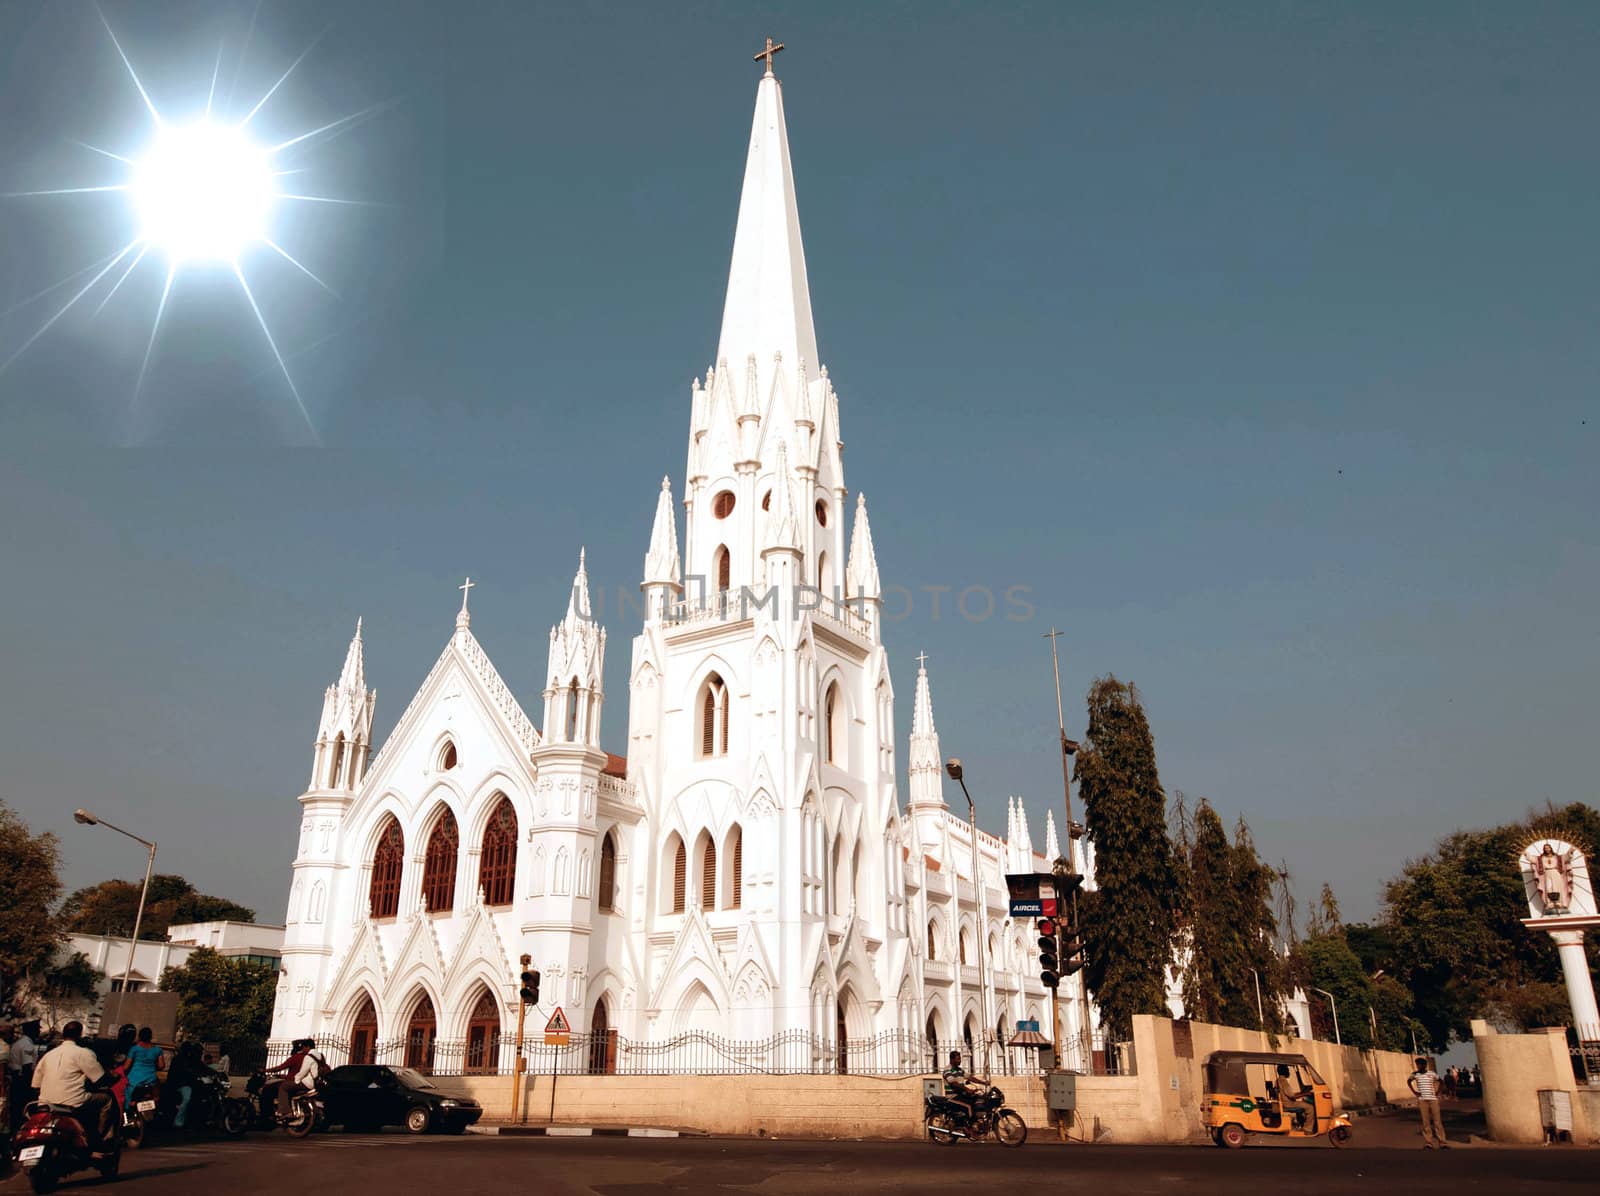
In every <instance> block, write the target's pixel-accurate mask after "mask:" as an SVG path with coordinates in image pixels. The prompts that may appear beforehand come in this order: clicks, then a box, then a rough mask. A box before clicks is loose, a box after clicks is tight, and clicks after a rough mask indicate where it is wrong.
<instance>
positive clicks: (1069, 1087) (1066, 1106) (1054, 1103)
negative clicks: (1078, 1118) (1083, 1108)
mask: <svg viewBox="0 0 1600 1196" xmlns="http://www.w3.org/2000/svg"><path fill="white" fill-rule="evenodd" d="M1044 1099H1045V1105H1046V1107H1047V1108H1049V1109H1050V1111H1051V1112H1053V1113H1072V1112H1076V1111H1077V1108H1078V1073H1077V1072H1074V1071H1053V1072H1051V1073H1050V1074H1049V1075H1047V1076H1046V1077H1045V1080H1044Z"/></svg>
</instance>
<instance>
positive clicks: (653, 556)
mask: <svg viewBox="0 0 1600 1196" xmlns="http://www.w3.org/2000/svg"><path fill="white" fill-rule="evenodd" d="M678 573H679V562H678V517H677V514H676V512H674V511H673V509H672V479H671V478H667V477H663V478H662V479H661V493H660V494H659V495H657V497H656V521H655V524H654V525H653V526H652V527H651V528H650V551H648V552H647V553H645V556H644V584H645V585H653V584H665V585H674V586H675V585H677V584H679V583H678Z"/></svg>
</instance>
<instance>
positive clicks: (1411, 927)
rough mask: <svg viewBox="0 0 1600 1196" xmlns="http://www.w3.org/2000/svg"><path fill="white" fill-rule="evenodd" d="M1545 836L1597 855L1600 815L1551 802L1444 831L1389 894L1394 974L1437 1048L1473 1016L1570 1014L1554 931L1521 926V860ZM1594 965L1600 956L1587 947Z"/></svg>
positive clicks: (1526, 1022) (1515, 1020) (1464, 1031)
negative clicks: (1491, 822)
mask: <svg viewBox="0 0 1600 1196" xmlns="http://www.w3.org/2000/svg"><path fill="white" fill-rule="evenodd" d="M1542 835H1554V836H1556V837H1559V838H1563V839H1566V840H1568V841H1569V842H1573V843H1576V844H1578V845H1579V846H1580V847H1582V848H1583V850H1584V853H1585V854H1586V855H1588V856H1589V857H1590V858H1591V859H1592V858H1594V846H1595V844H1596V843H1597V842H1600V814H1597V813H1596V812H1595V810H1594V809H1593V808H1591V807H1589V806H1586V805H1583V804H1581V803H1575V804H1573V805H1569V806H1565V807H1562V808H1557V807H1555V806H1546V807H1545V808H1544V809H1541V810H1536V811H1534V812H1532V813H1531V814H1529V815H1528V817H1527V818H1525V819H1523V820H1522V821H1520V822H1513V823H1507V824H1505V825H1503V826H1498V827H1493V828H1491V829H1488V830H1473V831H1456V832H1454V833H1453V834H1450V835H1446V836H1445V837H1444V838H1443V839H1441V840H1440V841H1439V843H1438V845H1437V846H1436V847H1435V848H1434V850H1433V851H1432V852H1430V853H1429V854H1428V855H1425V856H1423V857H1422V858H1421V859H1417V860H1412V861H1411V862H1410V863H1408V864H1407V865H1406V866H1405V869H1404V871H1402V873H1401V874H1400V875H1399V876H1398V877H1396V878H1395V879H1394V880H1392V881H1390V882H1389V884H1388V885H1387V886H1386V887H1385V890H1384V916H1383V929H1384V931H1385V932H1386V934H1387V936H1388V938H1389V957H1388V962H1389V963H1390V965H1391V968H1390V971H1391V974H1392V975H1394V976H1395V977H1396V978H1397V979H1399V980H1400V981H1401V982H1402V983H1403V984H1404V985H1405V987H1406V988H1408V989H1409V990H1410V991H1411V992H1412V994H1413V995H1414V997H1415V1001H1416V1006H1415V1015H1416V1017H1417V1019H1418V1020H1419V1021H1420V1022H1421V1023H1422V1025H1423V1027H1424V1029H1425V1033H1426V1036H1427V1038H1428V1039H1429V1040H1430V1041H1431V1042H1432V1043H1433V1044H1436V1045H1443V1044H1445V1043H1448V1042H1449V1041H1450V1040H1451V1039H1452V1038H1455V1039H1465V1038H1466V1037H1468V1034H1469V1030H1468V1027H1469V1024H1470V1022H1471V1019H1472V1018H1474V1017H1485V1018H1487V1019H1489V1020H1490V1021H1492V1022H1495V1023H1497V1024H1499V1025H1502V1026H1505V1027H1509V1028H1518V1029H1530V1028H1533V1027H1535V1026H1538V1025H1547V1024H1551V1023H1552V1022H1553V1023H1554V1024H1563V1023H1565V1022H1566V1021H1567V1020H1569V1019H1570V1017H1571V1014H1570V1011H1568V1010H1567V1008H1566V1006H1565V1002H1564V999H1563V997H1564V990H1563V989H1561V988H1560V987H1559V981H1560V979H1561V969H1560V963H1559V961H1558V960H1557V957H1556V952H1555V948H1554V946H1553V945H1552V944H1551V942H1550V936H1549V935H1547V934H1540V933H1538V932H1536V931H1531V930H1529V929H1528V928H1527V927H1525V926H1523V925H1522V919H1523V918H1525V917H1527V916H1528V906H1527V899H1526V894H1525V892H1524V889H1523V885H1522V878H1521V876H1520V875H1519V873H1518V870H1517V866H1516V860H1517V857H1518V856H1519V855H1520V854H1521V851H1522V849H1523V848H1524V847H1525V846H1526V845H1527V844H1528V843H1529V842H1531V841H1532V840H1533V839H1535V838H1537V837H1539V836H1542ZM1589 952H1590V960H1591V966H1594V961H1595V959H1596V958H1597V955H1596V948H1595V945H1594V944H1593V943H1592V942H1591V943H1590V944H1589Z"/></svg>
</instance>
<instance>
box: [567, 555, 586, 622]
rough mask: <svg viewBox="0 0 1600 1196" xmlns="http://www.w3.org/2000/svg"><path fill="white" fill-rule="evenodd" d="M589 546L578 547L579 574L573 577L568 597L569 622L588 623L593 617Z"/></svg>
mask: <svg viewBox="0 0 1600 1196" xmlns="http://www.w3.org/2000/svg"><path fill="white" fill-rule="evenodd" d="M587 552H588V549H587V548H579V549H578V574H577V576H576V577H574V578H573V579H572V594H571V596H570V597H568V599H567V622H568V623H569V624H570V623H574V622H578V623H587V622H589V621H590V619H591V610H590V606H589V569H588V566H587V564H586V559H585V558H586V554H587Z"/></svg>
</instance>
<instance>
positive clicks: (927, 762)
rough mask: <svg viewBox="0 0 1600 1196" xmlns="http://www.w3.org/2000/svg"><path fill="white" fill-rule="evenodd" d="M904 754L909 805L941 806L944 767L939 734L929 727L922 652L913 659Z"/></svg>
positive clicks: (930, 714)
mask: <svg viewBox="0 0 1600 1196" xmlns="http://www.w3.org/2000/svg"><path fill="white" fill-rule="evenodd" d="M908 755H909V759H908V761H907V771H908V773H909V774H910V782H911V784H910V789H911V794H910V796H911V804H912V805H914V806H917V805H921V806H942V805H944V804H945V801H944V773H943V768H944V764H943V762H942V761H941V760H940V759H939V732H938V731H937V730H936V729H935V728H934V725H933V694H932V692H931V691H930V690H929V688H928V654H927V653H926V652H923V653H919V654H918V656H917V693H916V699H915V701H914V703H913V705H912V708H911V750H910V752H909V753H908Z"/></svg>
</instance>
